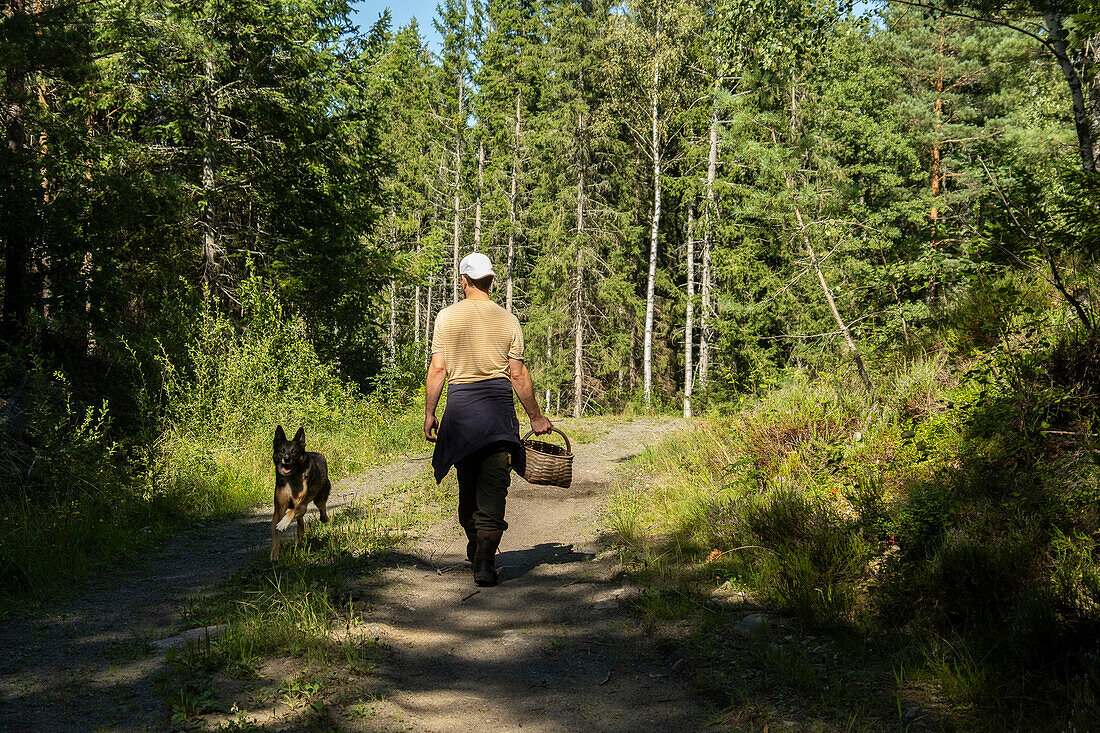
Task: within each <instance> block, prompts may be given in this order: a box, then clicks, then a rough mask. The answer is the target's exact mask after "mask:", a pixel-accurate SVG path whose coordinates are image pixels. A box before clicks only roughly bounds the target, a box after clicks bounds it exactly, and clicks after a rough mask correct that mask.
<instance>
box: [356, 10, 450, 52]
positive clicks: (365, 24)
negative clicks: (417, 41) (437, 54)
mask: <svg viewBox="0 0 1100 733" xmlns="http://www.w3.org/2000/svg"><path fill="white" fill-rule="evenodd" d="M437 2H438V0H394V1H392V2H385V1H384V0H360V2H357V3H354V4H353V5H352V8H353V10H352V14H351V20H352V22H353V23H355V24H356V25H358V26H359V27H360V28H362V29H363V30H366V29H367V28H370V27H371V25H373V24H374V22H375V21H376V20H378V15H379V14H380V13H381V12H382V11H383V10H385V9H386V8H387V7H388V8H389V9H390V12H391V13H392V14H393V30H395V31H396V30H397V29H398V28H400V27H402V26H404V25H406V24H408V22H409V21H410V20H412V19H413V17H415V18H416V22H417V24H418V25H419V26H420V37H421V38H423V39H425V40H426V41H427V42H428V48H429V49H430V50H432V51H439V43H440V38H439V34H438V33H436V32H435V28H433V27H432V18H434V17H435V6H436V3H437Z"/></svg>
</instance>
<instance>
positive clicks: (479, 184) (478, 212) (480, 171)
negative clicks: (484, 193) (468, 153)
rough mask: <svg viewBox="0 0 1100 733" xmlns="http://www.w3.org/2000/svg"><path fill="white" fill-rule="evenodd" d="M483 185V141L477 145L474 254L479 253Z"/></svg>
mask: <svg viewBox="0 0 1100 733" xmlns="http://www.w3.org/2000/svg"><path fill="white" fill-rule="evenodd" d="M484 185H485V141H483V140H482V141H479V142H478V145H477V201H476V202H475V203H474V252H480V251H481V189H482V187H483V186H484Z"/></svg>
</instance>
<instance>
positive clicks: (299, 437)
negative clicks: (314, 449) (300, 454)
mask: <svg viewBox="0 0 1100 733" xmlns="http://www.w3.org/2000/svg"><path fill="white" fill-rule="evenodd" d="M294 442H295V443H297V444H299V445H305V444H306V429H305V428H298V432H296V433H295V434H294Z"/></svg>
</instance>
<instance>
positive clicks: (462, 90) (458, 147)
mask: <svg viewBox="0 0 1100 733" xmlns="http://www.w3.org/2000/svg"><path fill="white" fill-rule="evenodd" d="M465 94H466V84H465V80H464V79H463V78H462V72H461V71H459V72H458V117H457V122H456V123H455V195H454V204H455V209H454V215H455V219H454V247H453V251H452V260H453V267H452V273H451V279H452V282H451V286H452V298H451V302H452V303H457V302H458V296H459V287H458V281H459V277H458V262H459V257H458V245H459V240H460V239H461V234H462V232H461V229H460V225H459V217H460V215H461V212H460V210H459V191H460V190H461V186H462V143H463V139H464V136H463V134H462V129H463V127H464V126H465V124H466V123H465V117H464V115H463V103H464V100H465Z"/></svg>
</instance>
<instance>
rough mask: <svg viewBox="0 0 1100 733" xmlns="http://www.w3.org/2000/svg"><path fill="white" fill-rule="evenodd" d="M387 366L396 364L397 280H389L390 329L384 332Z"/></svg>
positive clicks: (391, 366) (392, 366) (391, 367)
mask: <svg viewBox="0 0 1100 733" xmlns="http://www.w3.org/2000/svg"><path fill="white" fill-rule="evenodd" d="M386 351H387V354H388V356H387V358H388V360H389V367H390V369H393V368H394V367H395V366H397V281H396V280H393V279H391V280H390V329H389V332H388V333H387V334H386Z"/></svg>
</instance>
